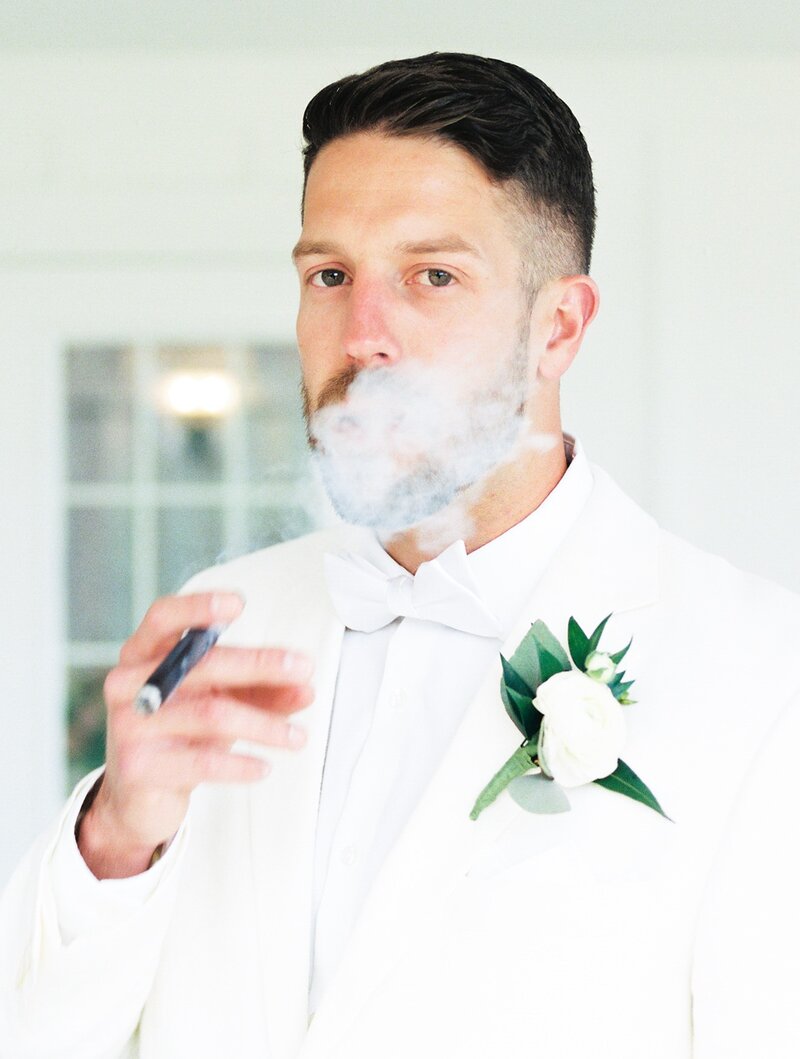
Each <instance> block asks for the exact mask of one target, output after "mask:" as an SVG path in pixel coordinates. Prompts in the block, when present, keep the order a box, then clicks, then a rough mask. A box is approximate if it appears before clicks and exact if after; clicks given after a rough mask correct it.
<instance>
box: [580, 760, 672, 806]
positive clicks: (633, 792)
mask: <svg viewBox="0 0 800 1059" xmlns="http://www.w3.org/2000/svg"><path fill="white" fill-rule="evenodd" d="M594 782H595V783H598V784H599V785H600V786H601V787H605V788H606V790H609V791H616V792H617V793H618V794H624V795H625V796H626V797H627V798H633V799H634V801H637V802H641V803H642V805H646V806H647V807H648V808H649V809H654V810H655V811H656V812H657V813H661V815H662V816H663V817H664V818H665V819H666V820H670V821H672V818H671V817H669V816H667V814H666V813H665V812H664V810H663V809H662V808H661V806H660V805H659V804H658V799H657V798H656V796H655V795H654V794H653V792H652V791H651V790H650V788H649V787H648V786H647V784H646V783H644V782H643V781H642V780H640V779H639V777H638V776H637V775H636V773H635V772H634V771H633V769H632V768H630V767H629V766H628V765H626V764H625V762H624V761H623V760H622V758H620V760H619V762H618V763H617V767H616V769H615V770H614V771H613V772H612V773H611V775H610V776H604V777H603V778H602V779H599V780H595V781H594Z"/></svg>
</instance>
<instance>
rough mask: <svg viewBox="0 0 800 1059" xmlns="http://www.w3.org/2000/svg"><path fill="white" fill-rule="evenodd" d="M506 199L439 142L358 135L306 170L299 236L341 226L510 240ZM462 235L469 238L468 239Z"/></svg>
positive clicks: (327, 150)
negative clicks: (437, 231)
mask: <svg viewBox="0 0 800 1059" xmlns="http://www.w3.org/2000/svg"><path fill="white" fill-rule="evenodd" d="M511 211H512V207H511V199H510V196H509V194H508V193H507V192H506V191H505V190H504V189H503V188H501V187H499V186H497V185H496V184H494V183H493V182H492V181H491V180H490V179H489V176H488V174H487V173H486V170H485V169H484V168H483V166H482V165H481V164H480V163H479V162H478V161H477V160H476V159H474V158H473V157H472V156H471V155H470V154H468V153H467V152H466V151H465V150H463V149H462V148H460V147H458V146H456V145H455V144H452V143H449V142H447V141H445V140H442V139H439V138H436V137H423V136H416V135H414V136H411V135H409V136H396V135H387V134H383V133H378V132H362V133H355V134H352V135H349V136H343V137H340V138H339V139H336V140H334V141H332V142H331V143H329V144H327V145H326V146H325V147H323V148H322V150H321V151H320V152H319V154H318V155H317V157H316V159H315V160H314V163H313V164H312V166H311V169H310V172H309V174H308V180H307V183H306V191H305V198H304V217H303V233H304V235H308V234H311V235H312V236H316V235H317V234H319V235H322V234H323V233H322V232H317V229H318V228H319V229H321V228H324V229H326V232H325V234H328V232H327V230H328V229H330V228H341V229H342V230H343V231H346V232H348V233H349V234H351V235H352V236H355V235H358V236H359V237H360V238H364V237H368V236H369V237H376V236H378V235H379V234H380V233H383V232H387V230H391V232H392V234H393V235H396V236H397V237H398V238H399V239H402V238H408V239H414V238H424V237H425V236H426V235H427V234H429V233H428V229H429V228H430V226H431V225H432V224H433V225H434V226H435V227H436V228H438V229H442V230H444V229H446V230H448V231H451V230H452V231H458V232H461V233H463V234H465V236H466V237H467V238H469V237H470V236H471V237H472V238H479V237H482V238H483V239H485V240H492V239H497V238H506V239H507V238H508V237H509V236H510V234H511V231H512V230H513V227H512V225H510V224H509V213H510V212H511ZM466 233H469V235H467V234H466Z"/></svg>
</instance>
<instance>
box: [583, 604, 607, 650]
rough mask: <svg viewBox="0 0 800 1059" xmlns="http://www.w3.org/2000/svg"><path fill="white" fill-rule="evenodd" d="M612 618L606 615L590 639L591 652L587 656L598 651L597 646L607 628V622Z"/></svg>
mask: <svg viewBox="0 0 800 1059" xmlns="http://www.w3.org/2000/svg"><path fill="white" fill-rule="evenodd" d="M610 617H611V615H610V614H606V616H605V618H603V620H602V621H601V622H600V624H599V625H598V626H597V628H596V629H595V630H594V632H593V633H592V635H591V636H590V637H589V650H588V651H587V652H586V653H587V654H591V653H592V651H596V650H597V645H598V644H599V643H600V637H601V636H602V635H603V629H605V627H606V622H607V621H608V619H609V618H610Z"/></svg>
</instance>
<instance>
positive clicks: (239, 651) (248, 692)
mask: <svg viewBox="0 0 800 1059" xmlns="http://www.w3.org/2000/svg"><path fill="white" fill-rule="evenodd" d="M220 653H221V654H223V655H224V658H223V662H222V665H220V666H209V665H207V663H208V661H209V660H210V659H212V657H213V656H214V655H216V654H220ZM254 655H256V656H260V661H259V659H258V658H256V659H255V660H254V658H253V656H254ZM287 655H291V656H292V658H295V657H296V656H295V654H294V652H286V651H282V650H280V649H278V648H263V649H259V650H255V651H253V650H251V649H249V648H242V647H215V648H213V650H212V651H211V652H210V653H209V655H208V656H207V657H206V658H205V659H203V661H201V662H200V663H198V665H197V666H195V668H194V669H193V670H191V671H190V672H189V674H188V676H187V677H186V679H185V680H184V681H183V682H182V684H181V685H180V687H179V688H178V689H177V690H176V691H175V693H174V694H173V695H172V696H170V699H169V702H173V701H176V702H177V701H179V700H180V699H181V698H183V697H186V696H187V695H190V694H194V695H197V694H201V693H204V692H207V691H209V690H211V689H219V688H226V689H227V688H229V690H230V691H231V693H233V694H236V695H237V696H238V697H239V698H240V699H241V700H242V701H247V700H248V698H250V697H252V699H253V702H254V704H257V705H260V706H264V707H267V708H270V707H271V706H272V697H273V696H274V705H275V708H276V709H280V710H288V711H291V710H295V709H301V708H302V707H303V706H307V705H308V704H309V703H310V702H311V701H312V700H313V696H314V693H313V689H312V688H311V687H310V685H308V684H307V683H305V682H303V681H299V682H295V678H293V677H292V673H293V672H300V673H303V672H308V671H309V670H310V669H311V668H312V663H311V661H310V659H306V660H304V661H303V662H301V663H300V664H299V665H298V664H296V663H295V662H293V661H291V660H290V661H287V658H286V656H287ZM161 661H162V659H158V660H155V659H150V660H148V661H147V662H146V663H139V664H138V665H131V666H123V665H120V666H116V667H115V668H114V669H112V670H110V672H109V673H108V675H107V676H106V680H105V684H104V694H105V698H106V702H107V703H108V704H109V706H110V707H111V708H112V709H120V708H127V707H129V706H130V705H131V704H132V703H133V700H134V699H135V698H136V695H137V694H138V692H139V691H140V689H141V688H142V686H143V685H144V684H145V683H146V682H147V681H148V679H149V678H150V676H151V675H152V672H153V670H154V668H155V667H156V666H157V665H158V664H159V663H160V662H161ZM248 674H249V675H250V677H251V679H250V680H248V679H247V676H248ZM254 674H255V675H256V678H257V679H252V678H253V675H254ZM293 689H294V692H293Z"/></svg>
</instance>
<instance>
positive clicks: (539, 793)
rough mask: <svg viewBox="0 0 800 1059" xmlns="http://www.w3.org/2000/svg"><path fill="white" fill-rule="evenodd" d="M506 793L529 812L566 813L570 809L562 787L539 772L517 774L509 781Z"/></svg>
mask: <svg viewBox="0 0 800 1059" xmlns="http://www.w3.org/2000/svg"><path fill="white" fill-rule="evenodd" d="M508 793H509V794H510V795H511V797H512V798H513V799H514V801H515V802H516V803H517V805H521V806H522V808H523V809H527V811H528V812H529V813H568V812H569V810H570V804H569V798H567V795H566V792H565V790H564V788H563V787H559V785H558V784H557V783H554V782H553V780H550V779H548V778H547V777H546V776H543V775H542V774H541V773H538V774H533V775H527V776H517V777H516V779H513V780H511V782H510V783H509V785H508Z"/></svg>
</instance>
